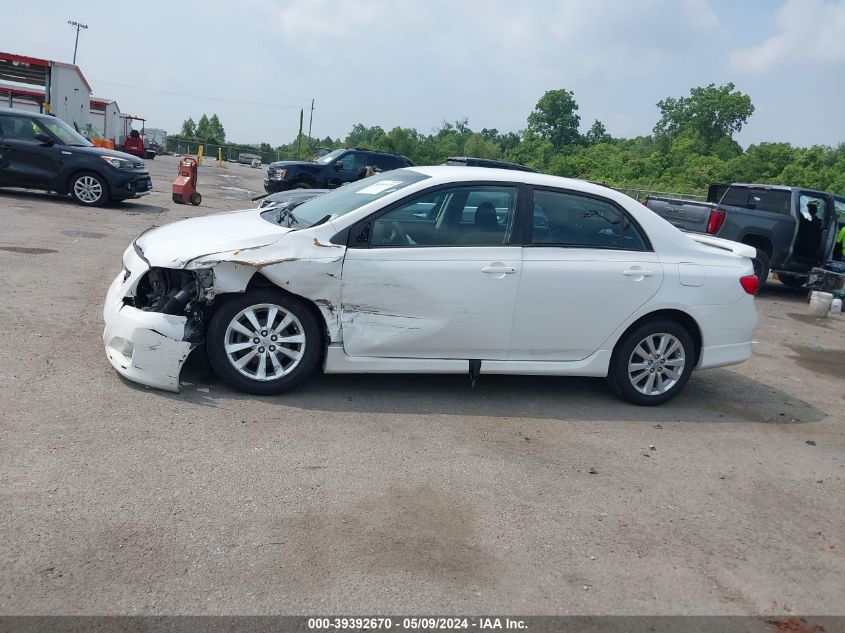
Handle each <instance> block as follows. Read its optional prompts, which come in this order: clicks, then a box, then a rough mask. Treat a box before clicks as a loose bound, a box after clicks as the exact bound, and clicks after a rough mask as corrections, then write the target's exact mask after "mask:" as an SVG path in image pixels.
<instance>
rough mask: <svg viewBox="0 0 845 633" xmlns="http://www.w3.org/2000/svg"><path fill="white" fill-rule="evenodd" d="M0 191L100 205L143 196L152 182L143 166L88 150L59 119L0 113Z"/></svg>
mask: <svg viewBox="0 0 845 633" xmlns="http://www.w3.org/2000/svg"><path fill="white" fill-rule="evenodd" d="M0 186H3V187H22V188H25V189H43V190H46V191H56V192H58V193H61V194H68V193H69V194H70V195H71V196H72V197H73V199H74V200H76V202H78V203H79V204H82V205H85V206H100V205H103V204H106V203H107V202H109V201H110V200H115V201H117V200H126V199H128V198H138V197H140V196H145V195H147V194H149V193H150V191H151V190H152V186H153V183H152V180H151V179H150V174H149V172H148V171H147V169H146V167H145V166H144V161H142V160H141V159H139V158H137V157H135V156H131V155H130V154H126V153H124V152H118V151H115V150H110V149H103V148H101V147H94V146H93V145H92V144H91V143H90V142H89V141H88V140H86V139H85V138H84V137H83V136H82V135H80V134H79V133H78V132H77V131H76V130H74V129H73V128H72V127H71V126H69V125H68V124H67V123H65V122H64V121H62V120H61V119H58V118H56V117H53V116H48V115H44V114H36V113H33V112H24V111H22V110H11V109H8V108H0Z"/></svg>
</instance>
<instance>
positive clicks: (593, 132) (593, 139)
mask: <svg viewBox="0 0 845 633" xmlns="http://www.w3.org/2000/svg"><path fill="white" fill-rule="evenodd" d="M610 140H611V136H610V134H608V133H607V129H606V128H605V127H604V123H602V122H601V121H599V120H598V119H596V120H595V121H593V125H592V126H591V127H590V129H589V130H587V133H586V134H585V135H584V143H585V144H586V145H598V144H599V143H607V142H609V141H610Z"/></svg>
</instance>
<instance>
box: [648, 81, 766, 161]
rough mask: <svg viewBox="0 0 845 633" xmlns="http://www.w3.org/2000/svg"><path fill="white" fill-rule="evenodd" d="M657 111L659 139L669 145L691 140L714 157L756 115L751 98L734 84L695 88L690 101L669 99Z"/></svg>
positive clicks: (689, 98) (656, 126) (686, 98)
mask: <svg viewBox="0 0 845 633" xmlns="http://www.w3.org/2000/svg"><path fill="white" fill-rule="evenodd" d="M657 107H658V108H660V120H659V121H658V122H657V125H655V126H654V134H655V136H657V137H663V138H665V139H667V141H668V144H671V142H672V140H674V139H676V138H678V137H679V136H682V135H687V136H690V137H691V138H693V139H694V140H695V141H696V142H697V143H696V144H700V150H701V151H702V152H704V153H711V152H712V151H713V149H714V148H715V147H716V145H717V143H718V142H719V141H720V140H722V139H724V138H725V137H728V138H732V137H733V135H734V133H736V132H739V131H740V130H741V129H742V126H743V125H745V123H746V122H747V121H748V119H749V117H751V115H752V114H753V113H754V105H753V104H752V103H751V97H749V96H748V95H746V94H743V93H741V92H740V91H739V90H736V87H735V86H734V85H733V84H732V83H728V84H725V85H724V86H718V87H717V86H716V85H715V84H709V85H708V86H706V87H704V88H701V87H698V88H693V89H691V90H690V96H689V97H679V98H677V99H676V98H674V97H667V98H666V99H663V100H662V101H659V102H658V103H657ZM668 144H665V145H664V148H668Z"/></svg>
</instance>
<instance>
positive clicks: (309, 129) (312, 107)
mask: <svg viewBox="0 0 845 633" xmlns="http://www.w3.org/2000/svg"><path fill="white" fill-rule="evenodd" d="M313 122H314V99H311V116H310V117H309V118H308V142H309V143H311V124H312V123H313Z"/></svg>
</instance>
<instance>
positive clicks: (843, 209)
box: [833, 199, 845, 225]
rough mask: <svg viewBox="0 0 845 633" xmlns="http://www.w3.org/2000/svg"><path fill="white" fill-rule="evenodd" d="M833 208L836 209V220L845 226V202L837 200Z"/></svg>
mask: <svg viewBox="0 0 845 633" xmlns="http://www.w3.org/2000/svg"><path fill="white" fill-rule="evenodd" d="M833 206H834V208H835V209H836V220H837V221H838V222H839V224H843V225H845V200H839V199H836V200H834V201H833Z"/></svg>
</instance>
